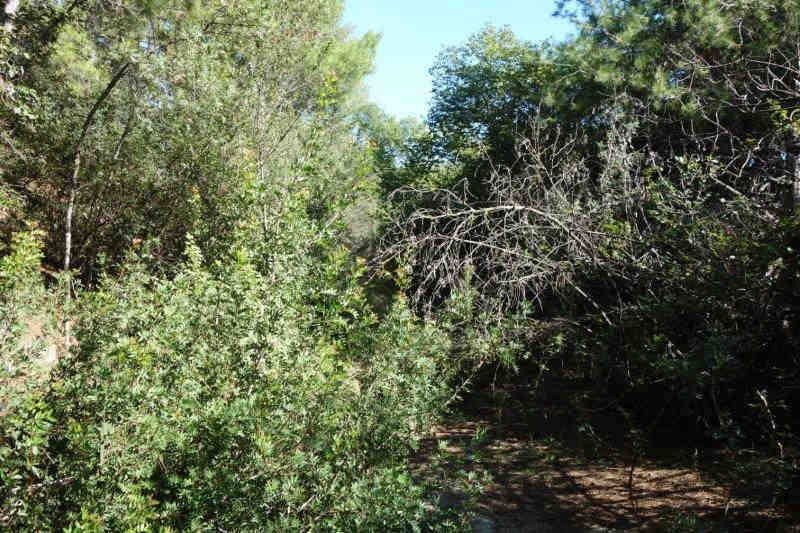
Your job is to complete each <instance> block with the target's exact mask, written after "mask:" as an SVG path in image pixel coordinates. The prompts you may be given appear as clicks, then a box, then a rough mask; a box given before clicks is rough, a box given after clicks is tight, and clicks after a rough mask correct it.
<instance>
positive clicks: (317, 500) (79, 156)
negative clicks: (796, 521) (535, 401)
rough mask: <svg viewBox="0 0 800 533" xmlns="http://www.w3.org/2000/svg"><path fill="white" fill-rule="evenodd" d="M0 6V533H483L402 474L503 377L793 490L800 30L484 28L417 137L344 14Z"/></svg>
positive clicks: (642, 8) (94, 4) (133, 2)
mask: <svg viewBox="0 0 800 533" xmlns="http://www.w3.org/2000/svg"><path fill="white" fill-rule="evenodd" d="M6 6H7V7H6V11H5V15H4V20H3V21H2V22H3V23H4V24H5V26H4V28H3V30H2V31H0V58H2V69H0V102H2V105H1V106H0V122H1V123H2V132H1V134H2V139H1V140H0V146H1V147H2V148H0V154H2V156H1V157H2V159H0V172H1V173H2V179H1V180H0V358H2V368H0V527H2V528H7V529H11V530H30V531H39V530H41V531H45V530H65V531H106V530H108V531H123V530H124V531H128V530H136V531H140V530H142V531H150V530H153V531H162V530H163V531H183V530H220V531H232V530H234V531H264V530H266V531H300V530H312V529H313V530H317V529H318V530H336V531H373V530H390V531H408V530H414V531H417V530H438V529H448V528H451V529H452V528H455V529H461V528H464V527H466V523H465V522H463V521H462V522H459V520H460V519H459V518H458V517H454V516H449V515H448V513H439V512H438V511H435V510H434V509H433V508H432V507H431V506H429V505H427V504H426V500H429V499H430V497H429V495H426V494H425V488H424V487H423V486H421V485H420V484H419V483H418V481H415V480H413V479H412V478H411V477H410V474H409V469H408V459H409V457H410V455H411V454H413V453H414V450H415V449H416V448H417V446H418V443H419V440H420V438H422V437H423V436H424V435H425V434H426V432H427V431H428V430H429V429H430V427H431V425H432V424H433V423H434V422H436V421H437V420H440V419H441V416H442V414H443V412H444V410H445V409H446V408H447V407H448V406H451V405H452V403H453V401H454V400H455V399H456V398H458V396H459V395H460V394H463V393H464V391H466V390H467V387H465V385H468V384H470V383H472V382H480V379H477V380H474V378H476V377H480V373H481V372H483V371H485V370H486V369H490V371H491V372H492V373H493V375H494V379H495V380H497V379H503V376H510V375H512V374H514V373H516V377H515V378H514V379H523V380H525V379H528V380H529V381H531V382H536V383H537V384H538V383H541V382H542V381H543V380H544V381H547V380H553V382H557V383H565V382H567V381H568V382H569V383H570V384H571V385H570V386H571V387H577V389H578V390H579V391H580V394H581V395H582V398H583V399H584V401H585V402H587V404H591V405H593V406H600V405H602V406H603V407H602V409H605V410H608V411H610V412H614V413H619V414H620V416H622V417H623V418H624V421H625V423H626V424H627V426H626V427H627V428H628V433H627V437H628V438H630V439H635V440H636V442H637V443H640V442H641V443H645V442H646V441H647V440H648V439H653V438H660V436H661V435H679V436H680V439H679V440H680V441H681V442H674V443H673V444H675V445H678V444H679V445H680V446H686V447H688V448H697V447H700V448H702V447H709V446H720V445H722V446H725V447H726V448H727V449H730V450H734V451H737V450H744V449H747V450H749V451H757V452H758V453H760V454H763V455H765V456H769V457H773V458H774V459H775V460H774V461H773V463H772V464H773V465H774V467H775V469H774V471H773V473H775V475H774V476H771V477H770V478H769V480H768V481H769V483H768V484H767V485H765V486H764V487H762V488H764V490H765V496H767V497H769V498H771V500H772V501H773V502H775V501H778V499H780V498H787V497H789V496H788V494H789V493H790V492H791V491H797V490H798V488H797V485H800V483H798V481H797V480H798V474H797V453H798V450H797V449H796V445H795V444H794V441H795V439H796V438H797V433H798V427H797V405H798V402H799V401H800V264H799V263H798V250H800V122H798V120H799V119H798V118H797V117H796V111H797V108H798V105H800V89H799V88H798V87H800V70H798V65H800V51H798V48H797V43H798V42H800V2H797V0H748V1H744V0H742V1H737V2H723V1H721V0H720V1H718V0H682V1H680V2H677V1H672V0H637V1H622V0H619V1H617V0H609V1H602V2H601V1H594V0H578V1H575V2H562V3H561V5H560V7H559V13H560V15H561V16H564V17H569V18H571V19H572V20H573V21H574V22H575V25H576V26H575V27H576V35H575V36H574V37H572V38H570V39H569V40H567V41H565V42H563V43H539V44H534V43H528V42H524V41H520V40H519V39H517V38H515V36H514V35H513V34H512V33H511V32H510V31H509V30H507V29H498V28H493V27H486V28H485V29H484V30H482V31H480V32H479V33H477V34H475V35H474V36H472V37H470V38H469V40H468V41H467V42H466V43H464V44H463V45H461V46H457V47H453V48H450V49H446V50H444V51H443V52H442V53H441V55H440V56H439V59H438V61H437V62H436V64H435V65H434V66H433V68H432V74H433V76H434V98H433V102H432V106H431V110H430V113H429V116H428V120H427V123H426V124H417V123H415V122H413V121H397V120H395V119H393V118H391V117H387V116H386V115H384V114H383V113H382V112H381V111H380V110H378V109H376V108H375V107H374V106H372V105H370V104H368V103H367V102H365V101H364V100H363V99H362V97H361V96H360V94H361V93H360V83H361V80H362V78H363V76H364V75H365V74H366V73H367V72H369V70H370V69H371V65H372V56H373V54H374V50H375V46H376V43H377V36H376V35H374V34H367V35H365V36H364V37H362V38H354V37H352V36H351V35H350V33H349V32H348V31H347V30H346V29H345V28H343V27H342V25H341V23H340V16H341V10H342V5H341V2H339V1H337V0H302V1H299V0H260V1H259V2H254V1H249V0H213V1H209V2H190V1H173V0H147V1H145V0H130V1H115V2H110V1H107V0H75V1H65V2H61V1H44V0H42V1H28V2H21V3H19V5H16V4H15V3H14V2H7V3H6ZM498 370H500V372H498ZM497 376H500V377H497ZM598 409H599V408H598ZM662 441H663V439H662ZM642 445H644V444H642ZM760 481H761V482H763V481H764V480H763V479H762V480H760ZM792 483H794V484H795V485H794V487H793V486H792Z"/></svg>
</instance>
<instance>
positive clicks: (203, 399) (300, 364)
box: [2, 248, 447, 531]
mask: <svg viewBox="0 0 800 533" xmlns="http://www.w3.org/2000/svg"><path fill="white" fill-rule="evenodd" d="M189 255H190V261H189V262H188V263H187V265H186V266H185V268H184V269H183V270H182V271H181V272H180V273H179V274H178V275H177V276H175V278H174V279H171V280H167V279H159V278H158V277H157V276H155V275H153V274H151V273H148V272H147V269H146V268H145V267H144V265H143V263H141V262H138V263H137V262H132V263H130V264H128V269H127V272H126V273H125V274H124V275H123V276H122V277H121V278H120V279H110V278H109V279H106V280H105V281H104V282H103V283H102V284H101V287H100V288H99V290H97V291H96V292H93V293H90V294H86V295H85V296H84V299H83V303H82V309H81V314H80V317H81V318H80V320H79V321H78V323H77V324H76V326H75V335H76V338H77V345H78V347H77V348H76V349H75V350H74V354H73V355H72V356H70V357H69V358H65V359H63V360H62V362H61V364H60V366H59V368H58V369H57V370H56V371H55V372H54V375H53V379H52V381H51V382H50V384H49V387H48V389H47V391H46V394H44V395H43V396H42V397H40V398H37V399H36V401H35V402H33V403H32V404H31V406H30V408H29V411H28V413H27V414H28V415H29V416H27V417H25V416H22V414H23V413H22V412H20V413H19V415H18V416H16V417H13V418H11V417H7V418H5V419H3V421H2V422H3V429H4V434H5V435H11V436H12V437H10V438H9V439H8V440H13V441H14V442H16V443H17V444H18V445H19V446H22V445H23V437H22V435H23V434H24V435H25V437H24V439H27V440H24V443H25V445H27V446H29V447H30V446H31V445H33V446H35V447H36V449H38V450H39V452H38V454H35V455H34V456H32V457H30V458H29V460H28V463H27V470H26V471H25V472H24V473H23V474H21V475H22V479H20V477H19V475H18V476H16V477H14V476H11V477H9V476H5V477H4V478H3V480H2V482H3V491H4V492H3V494H4V496H5V498H4V501H3V509H4V515H3V519H4V521H5V524H6V525H7V526H9V527H16V528H28V529H33V530H45V529H47V530H52V529H60V528H67V530H72V531H94V530H112V531H123V530H125V531H127V530H151V529H160V530H164V531H168V530H198V531H204V530H217V529H225V530H236V531H295V530H307V529H309V528H313V529H319V530H338V531H369V530H377V529H381V530H387V529H389V530H407V529H415V530H416V529H419V528H421V527H423V524H424V523H425V521H426V513H427V511H426V510H425V509H424V508H423V506H422V497H421V489H420V488H418V487H416V486H415V485H414V483H413V482H412V480H411V479H410V477H409V476H408V474H407V473H406V472H405V470H404V464H405V463H404V458H405V457H406V456H407V454H408V453H409V451H410V450H411V449H413V446H414V445H415V442H416V439H417V437H418V436H419V434H420V433H421V432H422V431H423V430H424V429H425V428H426V427H427V426H428V424H429V423H430V421H431V419H432V416H433V415H434V414H435V412H436V410H437V408H438V406H439V405H441V403H442V398H443V397H444V394H445V393H446V391H447V379H446V375H445V374H444V372H443V366H442V359H441V356H440V354H443V353H446V352H447V342H446V341H444V340H443V336H442V335H441V334H440V332H439V331H437V330H436V329H433V328H431V327H429V326H426V325H424V324H417V323H416V322H415V321H414V320H412V317H411V316H410V314H409V313H408V311H406V310H404V309H403V306H402V305H398V306H395V307H394V309H393V310H392V311H391V312H390V313H389V314H388V315H387V316H386V317H385V318H384V320H383V321H382V322H381V323H378V322H377V321H376V319H375V318H374V316H373V315H372V313H371V312H370V311H369V308H368V306H367V305H366V304H365V302H364V300H363V298H362V297H361V296H359V294H358V290H356V289H354V288H353V287H352V286H347V283H346V282H345V286H344V287H343V288H342V287H338V288H337V287H336V286H333V285H332V283H328V284H327V285H324V284H323V285H321V286H319V285H317V283H324V278H328V279H330V280H339V281H340V282H341V281H342V280H347V279H355V278H356V277H357V273H353V272H347V271H346V270H344V264H343V262H342V261H339V262H336V261H334V262H331V263H329V264H328V266H327V267H326V266H324V265H322V266H320V267H319V269H318V271H317V274H318V275H317V276H309V278H308V284H307V285H304V287H305V288H306V289H307V290H297V288H298V286H297V285H294V286H293V285H291V284H288V283H287V287H290V288H291V289H292V290H281V289H280V288H278V287H275V286H274V285H271V283H270V282H269V280H268V279H266V278H265V277H264V276H263V275H261V274H259V273H258V272H257V270H256V269H255V268H254V267H253V266H252V262H251V261H250V259H249V258H248V254H247V253H246V252H244V251H242V250H239V251H237V252H236V253H234V254H233V255H234V256H235V257H237V258H238V260H237V261H236V262H234V263H233V264H228V265H222V264H219V263H217V264H216V265H214V267H212V268H211V269H207V268H204V267H202V266H201V263H202V260H201V257H200V253H199V250H198V249H197V248H190V253H189ZM312 288H313V291H312ZM340 290H341V291H342V292H339V291H340ZM309 292H313V293H315V294H317V295H322V297H323V298H329V300H327V301H328V302H329V303H328V304H326V305H327V306H328V307H327V308H325V306H324V305H323V306H322V308H323V309H328V311H325V312H330V313H331V314H330V315H329V316H324V317H322V318H324V320H323V321H321V322H320V321H318V318H319V316H318V315H316V314H315V313H313V312H312V311H313V310H312V309H311V308H310V307H309V306H308V304H306V303H304V301H309V300H313V299H312V298H310V295H309ZM314 301H315V304H314V305H317V306H318V308H319V307H320V303H319V298H317V299H316V300H314ZM339 302H343V303H339ZM336 306H340V307H336ZM341 306H344V307H341ZM334 314H336V315H337V316H339V317H340V318H341V321H339V322H337V321H336V320H334V319H333V318H332V317H333V315H334ZM15 435H16V436H18V437H14V436H15ZM33 439H38V440H36V442H33ZM23 493H24V494H25V502H24V509H22V510H19V511H14V509H15V508H14V506H15V505H18V504H19V501H18V500H15V499H14V495H21V494H23ZM56 510H57V511H58V512H54V511H56Z"/></svg>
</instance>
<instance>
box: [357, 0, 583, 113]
mask: <svg viewBox="0 0 800 533" xmlns="http://www.w3.org/2000/svg"><path fill="white" fill-rule="evenodd" d="M554 4H555V0H460V1H459V0H424V1H423V0H399V1H398V0H345V13H344V23H345V25H348V26H351V27H352V28H353V30H354V33H355V34H356V35H359V36H360V35H362V34H364V33H365V32H366V31H370V30H372V31H378V32H381V33H382V34H383V37H382V39H381V42H380V45H379V46H378V55H377V58H376V61H375V72H374V74H372V75H371V76H370V77H369V78H367V85H368V87H369V94H370V99H371V100H372V101H373V102H375V103H377V104H378V105H380V106H381V107H382V108H383V109H384V110H385V111H387V112H389V113H392V114H394V115H397V116H399V117H404V116H424V115H425V114H426V113H427V110H428V102H429V100H430V88H431V80H430V76H429V75H428V69H429V68H430V67H431V65H432V64H433V61H434V59H435V58H436V55H437V54H438V53H439V52H440V51H441V50H442V48H443V47H446V46H453V45H458V44H461V43H463V42H464V41H465V40H466V39H467V37H469V36H470V35H471V34H473V33H475V32H477V31H478V30H480V29H481V28H482V27H483V26H484V25H485V24H486V23H491V24H494V25H495V26H506V25H508V26H510V27H511V29H512V30H513V31H514V33H515V34H516V35H517V37H520V38H522V39H527V40H529V41H534V42H536V41H542V40H544V39H547V38H554V39H558V40H560V39H563V38H564V37H565V36H566V35H568V34H569V33H571V32H573V31H574V30H573V28H572V26H571V25H570V24H569V23H568V22H566V21H564V20H561V19H555V18H553V17H551V16H550V14H551V13H552V12H553V9H554V7H555V5H554Z"/></svg>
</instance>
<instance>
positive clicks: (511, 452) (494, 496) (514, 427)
mask: <svg viewBox="0 0 800 533" xmlns="http://www.w3.org/2000/svg"><path fill="white" fill-rule="evenodd" d="M510 399H511V400H513V394H512V395H511V398H510ZM494 400H496V398H495V399H494ZM494 400H491V399H487V398H486V397H478V398H476V399H473V401H472V402H468V403H467V404H466V405H464V406H463V408H462V409H461V412H460V417H459V419H457V420H453V421H451V422H449V423H447V424H444V425H442V426H439V427H437V428H436V429H435V431H434V432H433V433H432V434H431V435H430V436H429V438H427V439H426V440H425V441H424V442H423V445H422V446H421V449H420V452H419V454H418V455H417V457H416V458H415V461H414V463H413V464H414V472H415V475H416V476H418V477H420V478H422V479H427V480H434V481H435V482H436V483H438V485H439V486H444V487H447V486H448V483H451V485H450V486H451V487H452V494H450V495H448V496H447V497H448V498H449V499H450V500H452V501H458V499H459V497H460V496H459V494H462V493H464V492H465V491H464V485H463V482H458V481H457V479H459V476H460V479H464V477H465V475H466V476H469V478H470V479H474V480H481V479H490V480H491V481H488V482H485V483H483V484H482V486H481V487H480V490H479V495H478V496H477V498H476V501H474V502H473V503H474V504H475V506H476V510H477V512H478V513H479V514H480V515H482V516H484V517H488V518H489V519H491V520H492V521H493V523H494V530H495V531H498V532H522V533H528V532H530V533H533V532H540V533H571V532H583V531H596V532H603V531H605V532H611V531H673V529H670V527H671V526H672V525H674V524H675V523H676V521H678V520H679V517H680V516H683V517H687V518H686V519H689V520H693V519H698V520H701V521H702V523H703V524H704V525H705V527H707V528H710V529H698V531H720V532H722V531H727V532H739V531H741V532H756V531H758V532H770V533H772V532H785V533H789V532H800V512H797V511H800V507H798V508H793V507H792V505H790V504H788V503H786V502H780V501H774V500H773V501H769V498H765V495H764V494H762V495H758V494H752V491H751V492H750V493H748V491H747V490H742V489H741V487H740V486H739V484H740V481H739V480H738V479H737V476H736V475H735V474H734V466H735V464H736V462H737V461H740V459H741V458H740V457H734V456H732V455H729V454H727V452H726V451H725V450H691V449H690V450H674V449H673V450H672V452H673V453H671V454H666V455H665V454H664V450H656V449H655V447H654V446H653V443H650V444H648V445H646V446H643V448H641V449H639V448H637V449H633V448H632V447H631V446H625V445H620V444H619V443H616V444H615V443H614V442H613V439H611V438H605V437H604V436H602V435H600V434H599V433H593V429H591V428H592V426H587V425H584V426H583V428H584V429H583V431H580V430H578V431H573V430H570V429H569V428H568V426H569V425H570V424H572V427H573V428H574V427H575V426H578V427H579V426H580V424H579V423H577V422H576V421H575V420H574V419H573V420H569V419H568V417H563V416H562V417H559V416H557V413H556V412H555V411H557V410H558V409H557V408H556V407H553V409H552V411H553V412H552V413H548V408H547V407H546V406H544V407H542V406H539V407H538V415H537V417H536V420H538V421H539V422H540V423H535V422H531V418H530V417H526V416H525V410H526V406H524V405H522V404H520V403H519V402H517V403H516V404H515V402H513V401H509V395H508V394H507V395H506V397H505V398H504V399H502V400H501V402H500V404H501V405H502V407H500V408H498V407H497V405H498V402H497V401H494ZM457 416H458V415H457ZM547 419H549V420H550V423H549V424H548V423H547V422H546V420H547ZM587 428H589V429H587ZM623 440H624V439H623ZM656 444H657V443H656ZM459 483H461V484H459ZM445 490H449V489H445ZM464 498H466V496H464ZM765 500H766V501H765ZM683 531H693V530H690V529H684V530H683Z"/></svg>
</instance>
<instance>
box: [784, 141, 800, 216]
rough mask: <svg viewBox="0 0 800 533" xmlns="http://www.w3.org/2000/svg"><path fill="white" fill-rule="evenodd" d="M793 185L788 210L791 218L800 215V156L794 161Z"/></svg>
mask: <svg viewBox="0 0 800 533" xmlns="http://www.w3.org/2000/svg"><path fill="white" fill-rule="evenodd" d="M792 178H793V180H792V183H791V190H790V191H789V194H788V204H789V205H788V209H787V213H788V214H789V216H796V215H800V155H797V156H795V159H794V175H793V176H792Z"/></svg>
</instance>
